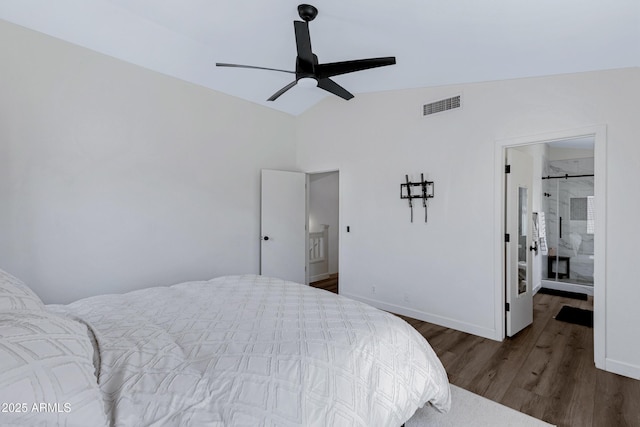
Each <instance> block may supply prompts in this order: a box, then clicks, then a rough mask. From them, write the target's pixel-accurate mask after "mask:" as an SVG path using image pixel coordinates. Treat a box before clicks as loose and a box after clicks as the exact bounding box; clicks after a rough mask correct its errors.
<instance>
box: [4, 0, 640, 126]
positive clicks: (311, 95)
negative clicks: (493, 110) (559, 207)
mask: <svg viewBox="0 0 640 427" xmlns="http://www.w3.org/2000/svg"><path fill="white" fill-rule="evenodd" d="M299 3H300V1H290V0H270V1H264V0H55V1H52V0H0V19H4V20H7V21H10V22H14V23H16V24H19V25H22V26H25V27H28V28H31V29H34V30H37V31H40V32H43V33H46V34H49V35H52V36H54V37H58V38H61V39H63V40H67V41H69V42H72V43H75V44H78V45H81V46H84V47H87V48H89V49H93V50H95V51H98V52H101V53H105V54H107V55H111V56H114V57H116V58H119V59H122V60H125V61H128V62H132V63H134V64H138V65H141V66H143V67H146V68H149V69H152V70H156V71H159V72H161V73H164V74H168V75H171V76H174V77H177V78H180V79H183V80H187V81H190V82H193V83H196V84H199V85H202V86H206V87H209V88H212V89H215V90H218V91H220V92H224V93H227V94H230V95H233V96H237V97H240V98H244V99H247V100H249V101H252V102H255V103H258V104H262V105H266V106H269V107H271V108H275V109H278V110H281V111H284V112H287V113H289V114H293V115H297V114H300V113H301V112H303V111H305V110H306V109H307V108H309V107H311V106H312V105H314V104H315V103H317V102H318V101H320V100H321V99H323V98H324V97H325V96H333V95H330V94H328V93H327V92H324V91H323V90H321V89H317V88H312V89H305V88H300V87H294V88H293V89H291V90H290V91H289V92H287V93H286V94H284V95H283V96H281V97H280V98H279V99H278V100H276V101H275V102H267V101H266V99H267V98H268V97H269V96H271V95H272V94H273V93H274V92H276V91H277V90H278V89H280V88H281V87H283V86H285V85H286V84H287V83H289V82H290V81H292V80H293V78H292V77H293V75H291V74H286V73H278V72H272V71H262V70H246V69H237V68H217V67H215V63H216V62H230V63H239V64H248V65H256V66H263V67H270V68H280V69H290V70H294V69H295V56H296V47H295V38H294V32H293V24H292V21H293V20H294V19H300V18H299V17H298V14H297V5H298V4H299ZM311 4H313V5H314V6H316V7H317V8H318V9H319V13H318V17H317V18H316V19H315V20H314V21H312V22H311V23H310V32H311V42H312V46H313V50H314V53H316V54H317V55H318V58H319V60H320V62H321V63H322V62H335V61H344V60H350V59H362V58H368V57H381V56H395V57H396V58H397V64H396V65H393V66H388V67H383V68H377V69H372V70H366V71H361V72H356V73H353V74H347V75H343V76H337V77H335V78H334V80H335V81H336V82H337V83H339V84H341V85H343V86H344V87H345V88H346V89H347V90H349V91H350V92H352V93H353V94H354V95H355V96H356V97H357V96H358V94H359V93H365V92H376V91H385V90H396V89H408V88H416V87H430V86H440V85H447V84H458V83H469V82H480V81H490V80H502V79H511V78H521V77H531V76H542V75H551V74H562V73H573V72H583V71H593V70H602V69H612V68H623V67H637V66H640V1H638V0H607V1H605V0H562V1H558V0H536V1H531V0H527V1H525V0H485V1H480V0H446V1H443V0H438V1H436V0H394V1H391V0H389V1H380V0H373V1H372V0H369V1H365V0H353V1H345V0H314V1H312V2H311ZM341 102H349V101H341Z"/></svg>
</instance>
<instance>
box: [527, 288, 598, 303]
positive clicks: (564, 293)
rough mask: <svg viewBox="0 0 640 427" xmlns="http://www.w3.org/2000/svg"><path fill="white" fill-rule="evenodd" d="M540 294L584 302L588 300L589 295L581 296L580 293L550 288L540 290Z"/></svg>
mask: <svg viewBox="0 0 640 427" xmlns="http://www.w3.org/2000/svg"><path fill="white" fill-rule="evenodd" d="M538 293H539V294H547V295H557V296H559V297H565V298H573V299H579V300H582V301H586V300H587V299H588V296H587V294H581V293H579V292H568V291H559V290H557V289H549V288H540V290H538Z"/></svg>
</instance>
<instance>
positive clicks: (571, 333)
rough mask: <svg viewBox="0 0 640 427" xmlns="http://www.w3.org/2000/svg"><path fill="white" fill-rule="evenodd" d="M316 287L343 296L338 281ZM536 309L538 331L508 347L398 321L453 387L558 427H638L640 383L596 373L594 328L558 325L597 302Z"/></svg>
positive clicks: (543, 302) (554, 300) (554, 302)
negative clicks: (565, 311)
mask: <svg viewBox="0 0 640 427" xmlns="http://www.w3.org/2000/svg"><path fill="white" fill-rule="evenodd" d="M312 286H315V287H319V288H322V289H326V290H329V291H331V292H336V293H337V290H338V280H337V278H336V279H328V280H323V281H320V282H316V283H312ZM533 302H534V315H533V316H534V321H533V324H532V325H531V326H529V327H528V328H526V329H525V330H523V331H522V332H520V333H519V334H517V335H516V336H515V337H513V338H507V339H506V340H504V341H503V342H497V341H493V340H489V339H485V338H480V337H477V336H474V335H470V334H466V333H464V332H459V331H455V330H453V329H448V328H444V327H442V326H437V325H434V324H431V323H426V322H422V321H420V320H416V319H411V318H408V317H404V316H400V317H402V318H403V319H404V320H406V321H407V322H408V323H409V324H411V325H412V326H413V327H414V328H416V330H417V331H418V332H420V333H421V334H422V335H423V336H424V337H425V338H426V339H427V341H429V343H430V344H431V346H432V347H433V349H434V350H435V352H436V353H437V354H438V357H440V360H441V361H442V364H443V365H444V367H445V369H446V370H447V373H448V374H449V381H450V382H451V383H452V384H455V385H457V386H459V387H462V388H464V389H466V390H469V391H471V392H473V393H476V394H479V395H481V396H484V397H486V398H488V399H491V400H493V401H496V402H499V403H501V404H503V405H506V406H509V407H511V408H514V409H516V410H518V411H521V412H524V413H526V414H529V415H531V416H533V417H536V418H538V419H541V420H544V421H546V422H548V423H551V424H555V425H557V426H559V427H565V426H570V427H574V426H575V427H590V426H591V427H617V426H620V427H623V426H629V427H640V381H637V380H633V379H630V378H626V377H622V376H620V375H615V374H611V373H608V372H605V371H601V370H599V369H596V368H595V365H594V363H593V329H592V328H588V327H585V326H580V325H573V324H570V323H565V322H560V321H557V320H555V319H554V316H555V315H556V314H557V313H558V311H560V308H562V306H563V305H565V304H566V305H571V306H574V307H578V308H586V309H593V299H592V298H591V297H589V299H588V300H587V301H581V300H576V299H570V298H564V297H559V296H554V295H543V294H537V295H535V296H534V299H533Z"/></svg>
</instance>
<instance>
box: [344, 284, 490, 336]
mask: <svg viewBox="0 0 640 427" xmlns="http://www.w3.org/2000/svg"><path fill="white" fill-rule="evenodd" d="M340 295H343V296H346V297H348V298H351V299H354V300H357V301H361V302H364V303H366V304H369V305H371V306H373V307H376V308H379V309H380V310H384V311H388V312H391V313H395V314H401V315H403V316H408V317H411V318H413V319H418V320H422V321H423V322H429V323H433V324H436V325H440V326H444V327H445V328H451V329H455V330H457V331H462V332H466V333H468V334H472V335H477V336H479V337H483V338H488V339H490V340H494V341H502V331H497V330H495V329H489V328H485V327H482V326H478V325H474V324H471V323H466V322H460V321H458V320H455V319H450V318H448V317H442V316H438V315H435V314H430V313H425V312H422V311H418V310H414V309H412V308H407V307H403V306H400V305H395V304H389V303H385V302H382V301H378V300H374V299H369V298H363V297H361V296H359V295H351V294H348V293H344V292H340Z"/></svg>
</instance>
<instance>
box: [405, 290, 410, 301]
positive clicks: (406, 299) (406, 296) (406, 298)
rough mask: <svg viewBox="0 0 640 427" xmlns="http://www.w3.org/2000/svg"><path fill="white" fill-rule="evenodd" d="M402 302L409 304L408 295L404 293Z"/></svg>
mask: <svg viewBox="0 0 640 427" xmlns="http://www.w3.org/2000/svg"><path fill="white" fill-rule="evenodd" d="M404 302H409V294H407V293H406V292H405V293H404Z"/></svg>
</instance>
